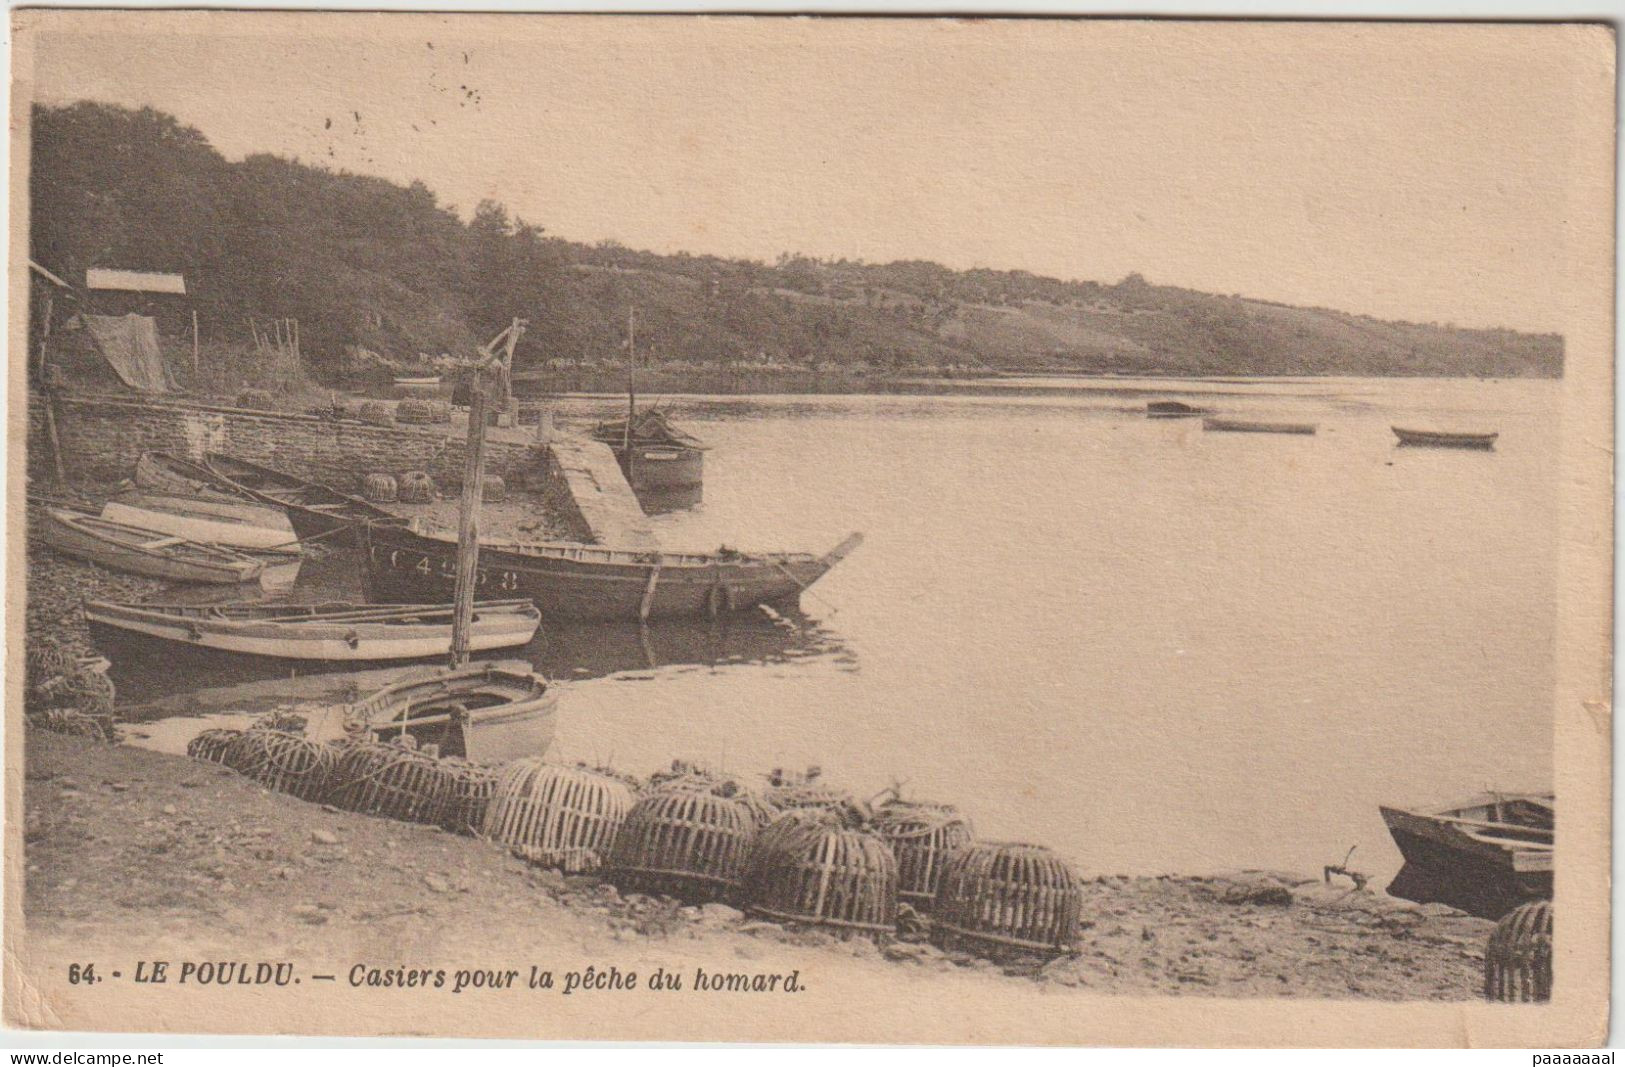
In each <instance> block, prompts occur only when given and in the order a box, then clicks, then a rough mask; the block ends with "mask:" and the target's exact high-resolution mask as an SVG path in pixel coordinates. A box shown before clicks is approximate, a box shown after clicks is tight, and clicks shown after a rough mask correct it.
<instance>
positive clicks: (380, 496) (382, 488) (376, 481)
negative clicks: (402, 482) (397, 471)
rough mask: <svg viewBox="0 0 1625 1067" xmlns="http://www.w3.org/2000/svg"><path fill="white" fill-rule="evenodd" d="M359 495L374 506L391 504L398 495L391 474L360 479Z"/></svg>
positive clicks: (370, 475) (371, 475)
mask: <svg viewBox="0 0 1625 1067" xmlns="http://www.w3.org/2000/svg"><path fill="white" fill-rule="evenodd" d="M361 495H362V496H364V497H366V498H367V499H368V500H370V501H372V502H373V503H374V504H390V503H393V502H394V500H395V497H396V496H397V495H399V490H398V489H397V488H396V484H395V476H394V475H393V474H369V475H367V476H366V477H365V478H362V479H361Z"/></svg>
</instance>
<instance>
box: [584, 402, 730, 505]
mask: <svg viewBox="0 0 1625 1067" xmlns="http://www.w3.org/2000/svg"><path fill="white" fill-rule="evenodd" d="M591 436H592V439H593V440H594V441H598V442H601V443H603V444H606V445H608V446H609V447H610V450H611V451H612V452H614V453H615V461H616V462H617V463H619V464H620V465H621V472H622V473H624V474H625V475H626V480H627V481H628V482H629V483H631V485H632V488H633V489H634V490H638V491H643V490H660V489H687V488H692V487H693V486H697V485H700V484H702V483H703V482H704V481H705V453H706V450H707V449H708V448H709V446H708V445H705V444H703V443H702V442H701V441H700V440H699V438H697V437H695V436H694V435H692V434H690V433H687V432H685V431H683V430H680V429H678V428H677V427H675V426H673V425H672V424H671V422H670V420H668V419H667V418H666V416H665V414H664V413H663V412H659V411H644V412H641V413H639V414H637V415H635V416H634V417H633V418H632V420H631V430H630V432H629V431H628V430H627V420H626V419H612V420H609V421H607V422H601V423H599V424H598V425H596V426H594V427H593V428H592V434H591Z"/></svg>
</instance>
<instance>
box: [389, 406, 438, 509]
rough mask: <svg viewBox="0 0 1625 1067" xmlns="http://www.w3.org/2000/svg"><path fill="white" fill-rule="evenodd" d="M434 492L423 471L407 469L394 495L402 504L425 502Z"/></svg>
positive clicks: (431, 497)
mask: <svg viewBox="0 0 1625 1067" xmlns="http://www.w3.org/2000/svg"><path fill="white" fill-rule="evenodd" d="M402 403H405V401H402ZM434 494H435V487H434V479H433V478H431V477H429V476H428V475H427V474H426V473H424V472H423V471H407V472H406V473H405V474H403V475H401V480H400V483H399V485H397V486H396V495H397V497H398V498H399V500H400V502H401V503H403V504H427V503H429V502H430V501H431V500H433V499H434Z"/></svg>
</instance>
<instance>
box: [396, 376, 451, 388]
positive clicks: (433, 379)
mask: <svg viewBox="0 0 1625 1067" xmlns="http://www.w3.org/2000/svg"><path fill="white" fill-rule="evenodd" d="M395 384H396V385H398V386H400V387H402V388H403V389H437V388H439V387H440V375H438V374H429V375H421V376H418V377H411V376H399V377H397V378H396V379H395Z"/></svg>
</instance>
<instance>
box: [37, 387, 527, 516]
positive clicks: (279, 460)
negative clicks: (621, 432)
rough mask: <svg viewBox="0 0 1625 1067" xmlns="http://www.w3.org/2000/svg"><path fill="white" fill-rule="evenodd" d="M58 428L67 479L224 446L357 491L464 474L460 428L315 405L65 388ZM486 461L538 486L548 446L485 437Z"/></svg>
mask: <svg viewBox="0 0 1625 1067" xmlns="http://www.w3.org/2000/svg"><path fill="white" fill-rule="evenodd" d="M56 423H57V437H58V439H59V440H60V441H61V444H62V457H63V463H64V466H65V468H66V473H67V475H68V478H69V479H70V480H77V479H91V480H96V481H116V480H118V479H121V478H128V477H129V476H130V473H131V472H132V471H133V470H134V469H135V463H136V460H137V459H139V458H140V456H141V453H143V452H147V451H152V450H167V451H171V452H178V453H180V454H182V455H186V456H189V457H192V458H197V457H199V456H201V455H202V454H203V453H204V452H211V451H212V452H225V453H229V454H231V455H234V456H239V457H241V458H243V459H246V460H250V461H252V462H255V463H263V464H265V465H267V466H271V467H276V468H277V469H279V470H285V471H287V472H288V473H290V474H294V475H297V476H299V477H302V478H309V479H311V480H313V481H319V482H323V483H325V484H328V485H331V486H333V487H334V488H336V489H342V490H345V491H347V492H353V491H355V490H356V489H358V488H359V486H360V483H361V478H362V477H363V476H365V475H367V474H369V473H373V472H382V473H386V474H394V475H397V476H399V475H400V474H403V473H405V472H406V471H410V470H422V471H428V472H429V474H430V476H431V477H433V478H434V480H435V482H436V483H437V484H439V485H441V486H442V487H450V488H453V489H455V488H456V487H457V486H460V485H461V484H462V480H463V463H464V441H463V438H462V432H463V431H462V430H461V429H458V430H457V431H455V432H452V433H448V432H447V431H446V429H445V428H439V429H433V428H425V427H416V426H412V427H408V426H376V425H373V424H371V423H363V422H355V421H351V420H339V419H331V418H325V417H321V416H314V415H287V414H281V413H276V412H266V411H245V410H241V409H237V408H227V407H213V406H208V405H202V404H191V403H181V402H175V401H157V402H149V401H143V400H131V399H125V398H122V397H87V396H79V397H74V396H59V397H58V398H57V400H56ZM49 447H50V446H49V444H48V439H47V436H46V429H45V406H44V399H43V397H41V396H39V395H37V394H33V395H30V397H29V403H28V464H29V470H30V473H31V474H32V475H33V476H34V477H36V478H38V477H41V476H43V475H45V474H46V473H47V472H48V471H49V470H50V464H51V459H50V452H49ZM486 470H487V471H490V472H492V473H495V474H500V475H501V476H502V477H503V479H504V480H505V481H506V482H507V483H508V484H509V485H511V486H514V487H515V488H541V487H542V485H543V484H544V481H545V480H546V464H545V460H544V458H543V449H542V448H541V447H540V446H538V445H536V444H535V443H534V442H516V441H501V440H491V439H490V438H487V440H486Z"/></svg>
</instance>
